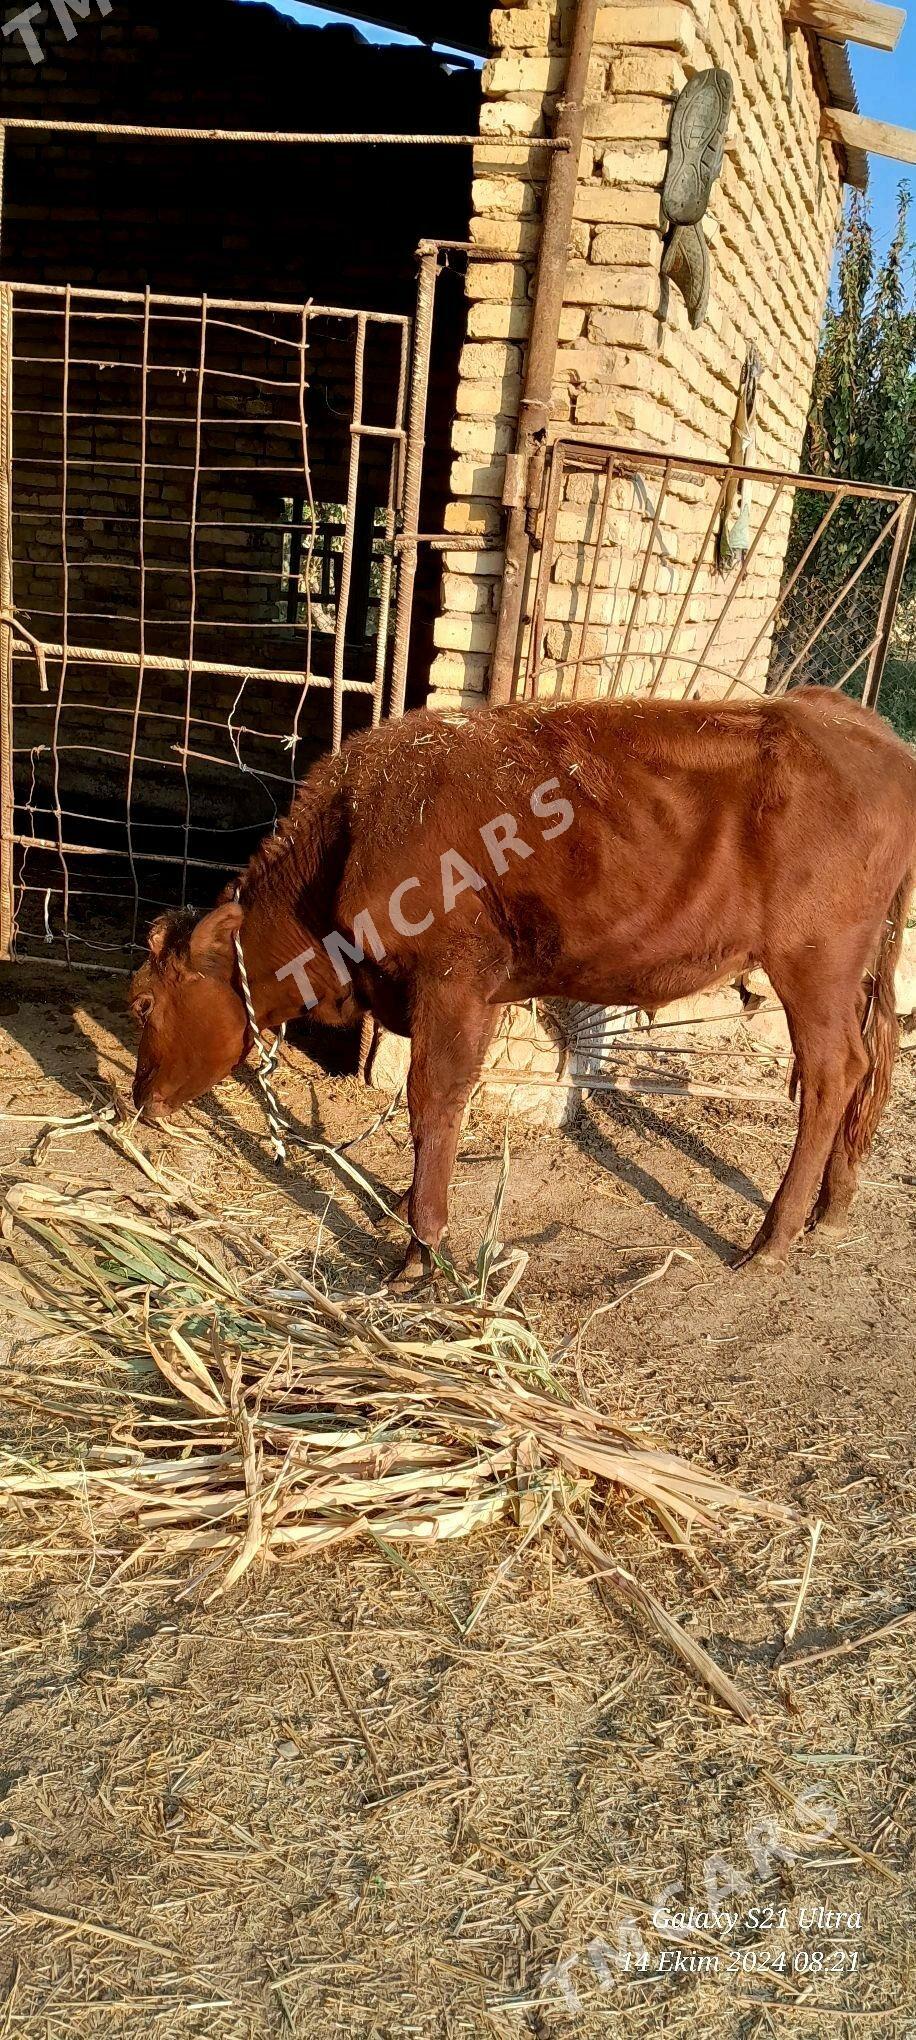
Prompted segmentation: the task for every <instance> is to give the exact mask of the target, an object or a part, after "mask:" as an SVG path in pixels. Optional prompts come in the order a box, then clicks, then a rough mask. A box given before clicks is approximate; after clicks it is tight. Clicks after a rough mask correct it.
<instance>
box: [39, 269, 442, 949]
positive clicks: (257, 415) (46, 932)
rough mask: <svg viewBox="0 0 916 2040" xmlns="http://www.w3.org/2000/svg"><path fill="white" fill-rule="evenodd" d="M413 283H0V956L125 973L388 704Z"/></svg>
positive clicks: (416, 354)
mask: <svg viewBox="0 0 916 2040" xmlns="http://www.w3.org/2000/svg"><path fill="white" fill-rule="evenodd" d="M435 274H436V257H435V252H434V251H433V250H429V251H427V252H426V253H425V255H424V258H423V260H421V268H420V290H419V299H418V308H417V317H416V320H415V321H414V320H412V319H411V318H409V317H407V316H402V315H399V314H393V313H382V312H373V311H359V310H353V309H351V308H348V307H340V306H333V305H318V304H314V303H308V304H295V305H290V304H282V303H271V302H251V301H245V302H242V301H233V300H227V299H208V298H206V297H200V298H186V297H170V296H161V295H158V294H156V293H154V292H150V291H147V292H146V293H145V294H135V293H128V292H116V291H103V290H94V289H78V288H75V287H71V286H59V287H58V286H53V285H42V286H38V285H33V284H28V285H27V284H16V283H13V284H3V285H0V617H2V618H3V619H4V620H3V622H2V624H0V743H2V783H0V815H2V844H0V955H2V956H3V957H11V956H16V957H19V958H26V957H32V958H40V959H42V960H45V961H47V962H58V963H63V964H69V963H75V962H79V963H81V964H85V965H88V966H89V967H94V968H101V969H121V970H123V969H126V968H128V967H130V962H131V959H130V953H129V952H130V948H131V946H132V944H135V943H136V941H137V939H138V931H142V928H143V926H144V925H145V923H146V922H147V921H148V920H149V919H150V918H151V917H152V916H153V915H154V914H155V913H156V912H157V911H159V910H161V909H162V908H166V907H173V906H176V905H177V906H185V905H190V904H200V903H201V901H202V899H204V898H206V897H209V896H212V893H213V891H214V890H215V888H216V885H217V883H218V882H219V879H220V878H221V877H224V876H225V875H227V873H228V872H230V871H233V870H236V869H237V868H238V867H239V865H240V864H242V863H243V862H244V861H245V858H246V856H247V855H248V854H249V853H250V851H251V849H252V848H253V847H254V845H255V843H256V842H257V841H258V840H259V838H260V837H261V836H262V835H263V834H264V833H265V831H266V830H268V829H269V828H270V827H271V825H272V824H273V822H274V821H275V820H276V818H277V816H278V815H279V814H282V813H283V812H285V809H286V808H287V807H288V805H289V801H290V798H291V795H292V792H293V789H294V787H295V784H296V781H297V779H299V778H301V776H302V773H303V771H304V770H305V769H307V767H308V765H309V763H310V762H311V760H312V758H313V757H314V756H316V755H318V753H319V752H320V751H323V750H327V749H328V748H329V747H331V746H333V747H334V748H336V747H337V746H338V745H339V744H340V741H341V737H342V735H343V734H345V732H346V730H347V728H352V727H356V726H359V725H360V724H362V723H365V722H368V721H370V720H371V721H378V720H379V719H380V717H381V716H382V715H383V714H385V713H394V714H396V715H397V714H400V713H401V712H402V710H403V705H404V693H405V685H406V669H407V652H408V644H409V632H410V618H411V602H412V590H413V579H414V571H415V566H416V551H417V549H416V543H415V542H414V535H415V533H416V522H417V509H418V502H419V488H420V478H421V470H422V448H423V433H424V421H425V409H426V390H427V382H428V372H429V345H430V321H431V316H432V301H433V294H434V288H435ZM227 773H232V774H233V778H232V780H231V782H227ZM227 784H229V785H230V786H231V797H230V801H229V803H228V807H229V812H228V813H227ZM200 874H204V876H203V877H200V876H199V875H200Z"/></svg>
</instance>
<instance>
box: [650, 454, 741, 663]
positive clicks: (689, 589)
mask: <svg viewBox="0 0 916 2040" xmlns="http://www.w3.org/2000/svg"><path fill="white" fill-rule="evenodd" d="M728 479H729V478H728V474H727V473H726V474H724V475H723V476H722V480H721V482H720V483H719V493H718V495H717V497H716V500H715V502H714V504H713V506H712V515H711V517H710V520H709V523H708V524H707V526H706V530H705V532H704V534H703V543H702V545H701V547H700V550H699V552H698V553H697V556H696V559H695V561H694V565H693V572H692V574H691V576H690V579H689V581H688V583H687V586H686V588H685V590H684V594H683V597H682V600H681V605H680V608H679V610H678V613H677V615H676V617H675V619H674V622H673V624H672V626H671V631H670V634H669V637H668V643H667V644H666V646H665V649H664V651H663V652H662V654H661V657H660V658H659V660H658V663H657V665H656V666H655V670H654V672H653V674H652V679H651V681H650V683H649V686H648V687H647V689H646V693H647V694H657V693H658V688H659V683H660V681H661V677H662V674H663V672H664V670H665V667H666V666H667V664H668V661H669V659H670V657H671V652H672V648H673V646H674V642H675V639H676V637H677V634H678V631H679V630H680V627H681V624H682V623H683V621H684V618H685V616H686V614H687V610H688V606H689V603H690V598H691V596H692V594H693V591H694V589H695V587H696V585H697V582H698V580H699V578H700V572H701V569H702V566H703V561H704V559H705V557H706V548H707V546H708V544H709V541H710V539H711V537H712V535H713V532H714V531H715V528H716V524H717V522H718V519H719V515H720V512H721V509H722V505H723V503H724V501H725V492H726V490H727V488H728ZM681 656H682V657H683V654H681Z"/></svg>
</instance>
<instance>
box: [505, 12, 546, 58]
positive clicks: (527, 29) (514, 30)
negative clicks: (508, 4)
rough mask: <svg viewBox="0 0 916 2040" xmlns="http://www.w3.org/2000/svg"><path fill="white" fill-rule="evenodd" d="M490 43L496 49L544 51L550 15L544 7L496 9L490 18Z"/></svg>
mask: <svg viewBox="0 0 916 2040" xmlns="http://www.w3.org/2000/svg"><path fill="white" fill-rule="evenodd" d="M490 41H491V43H493V44H495V46H496V48H497V49H502V50H507V49H524V50H546V49H547V47H548V44H549V41H550V14H549V11H548V9H547V8H546V7H513V8H512V9H511V10H509V11H507V10H506V9H505V8H504V7H497V8H496V9H495V12H494V13H493V14H491V16H490Z"/></svg>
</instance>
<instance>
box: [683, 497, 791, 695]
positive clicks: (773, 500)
mask: <svg viewBox="0 0 916 2040" xmlns="http://www.w3.org/2000/svg"><path fill="white" fill-rule="evenodd" d="M781 495H782V484H781V483H780V484H779V486H778V487H777V488H775V489H774V490H773V494H772V496H771V497H770V500H769V502H768V504H767V507H766V509H765V511H764V513H763V516H762V517H761V519H760V523H759V524H758V526H757V529H756V531H755V533H754V536H753V538H752V539H751V542H750V545H749V546H748V549H747V552H746V553H744V554H743V555H742V559H741V565H740V567H739V568H738V572H737V574H736V575H735V578H734V580H733V582H732V584H731V587H730V588H729V591H728V594H727V595H726V597H725V601H724V602H723V604H722V607H721V609H720V611H719V614H718V616H717V617H716V621H715V623H714V624H713V627H712V630H711V631H710V633H709V636H708V638H707V640H706V643H705V645H704V646H703V650H702V652H701V653H700V657H699V660H698V661H697V663H698V665H699V666H701V667H702V666H705V664H706V661H707V659H708V657H709V654H710V652H711V650H712V647H713V645H714V644H715V641H716V638H717V637H718V635H719V632H720V630H721V629H722V625H723V623H724V622H725V619H726V617H727V615H728V612H729V610H730V608H731V606H732V603H733V602H734V599H735V596H736V595H737V593H738V589H739V588H741V587H743V586H744V583H745V581H746V580H747V570H748V568H749V566H750V564H751V561H752V559H753V557H754V554H755V553H756V551H757V547H758V545H759V544H760V541H761V539H762V538H763V535H764V532H765V531H766V528H767V525H768V524H769V521H770V518H771V517H772V515H773V512H774V510H775V508H776V505H777V503H778V501H779V498H780V496H781Z"/></svg>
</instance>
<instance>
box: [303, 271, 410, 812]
mask: <svg viewBox="0 0 916 2040" xmlns="http://www.w3.org/2000/svg"><path fill="white" fill-rule="evenodd" d="M308 345H309V310H308V306H307V305H306V306H304V307H303V311H302V320H301V326H300V330H299V434H300V444H301V448H302V474H303V479H304V482H305V496H306V502H307V504H308V512H309V523H308V542H307V544H306V545H305V546H303V544H302V532H301V529H300V533H299V542H298V546H294V545H293V544H292V541H291V551H290V564H291V565H292V560H293V558H294V557H295V558H296V589H295V615H296V621H297V623H298V620H299V593H300V589H301V585H302V555H303V552H304V553H305V676H304V679H303V684H302V689H301V692H300V695H299V699H298V701H297V703H296V712H295V715H294V716H293V725H292V729H291V731H290V747H289V772H290V780H291V782H292V789H293V792H295V788H296V752H297V750H298V746H299V724H300V721H301V718H302V711H303V709H304V707H305V704H306V701H307V699H308V693H309V688H310V687H311V684H312V636H313V618H312V562H313V560H314V558H315V531H316V524H317V519H316V514H315V492H314V489H313V487H312V464H311V459H310V456H309V424H308V405H307V401H306V399H307V396H308V378H307V373H306V371H307V365H308ZM402 345H403V341H402Z"/></svg>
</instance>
